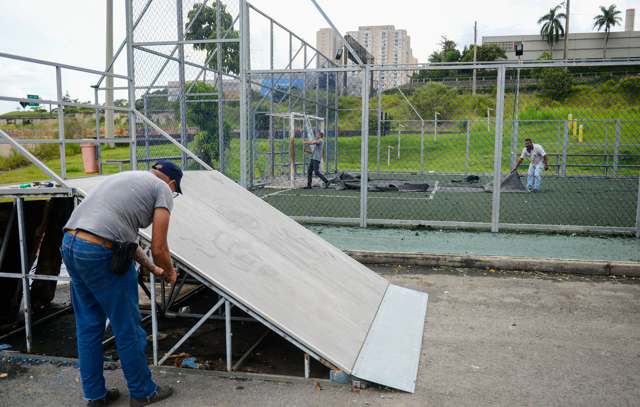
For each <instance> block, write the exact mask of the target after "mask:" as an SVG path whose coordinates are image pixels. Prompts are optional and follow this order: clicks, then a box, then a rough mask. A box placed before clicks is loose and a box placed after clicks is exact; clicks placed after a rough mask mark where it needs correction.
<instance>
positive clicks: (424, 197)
mask: <svg viewBox="0 0 640 407" xmlns="http://www.w3.org/2000/svg"><path fill="white" fill-rule="evenodd" d="M370 177H371V178H372V179H382V178H384V179H403V180H414V181H415V180H416V179H420V180H421V181H424V182H427V183H429V185H430V186H429V191H427V192H420V193H418V192H369V193H368V207H367V212H368V218H369V219H384V220H414V221H452V222H483V223H488V222H490V221H491V198H492V196H491V193H488V192H468V191H470V190H471V189H470V188H469V187H472V188H473V187H475V188H478V187H481V186H482V185H484V184H485V183H487V182H488V181H489V178H488V177H481V180H480V182H479V183H477V184H461V183H452V182H451V180H453V179H461V178H463V176H461V175H431V174H429V175H425V176H421V177H419V178H417V177H407V176H403V177H399V176H398V177H391V176H389V175H386V176H384V177H377V176H374V175H370ZM522 181H523V183H525V184H526V177H522ZM436 182H437V184H438V188H434V186H435V184H436ZM452 187H458V188H460V187H463V188H469V189H468V190H464V191H460V192H455V188H452ZM255 193H256V194H257V195H259V196H261V197H262V198H263V199H264V200H265V201H266V202H268V203H270V204H271V205H273V206H274V207H276V208H278V209H279V210H281V211H282V212H284V213H285V214H287V215H289V216H308V217H327V218H358V217H359V216H360V209H359V205H360V192H359V191H357V190H336V189H333V188H329V189H322V188H313V189H310V190H309V189H274V188H262V189H259V190H257V191H255ZM637 200H638V178H630V177H629V178H587V177H555V176H547V177H543V182H542V192H540V193H503V194H501V211H500V221H501V222H503V223H518V224H548V225H580V226H609V227H634V226H635V222H636V205H637Z"/></svg>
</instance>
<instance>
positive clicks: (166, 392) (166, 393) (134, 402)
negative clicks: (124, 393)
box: [129, 386, 173, 407]
mask: <svg viewBox="0 0 640 407" xmlns="http://www.w3.org/2000/svg"><path fill="white" fill-rule="evenodd" d="M172 394H173V388H171V387H169V386H158V389H157V390H156V391H155V392H154V393H153V394H151V395H150V396H149V397H147V398H144V399H135V398H133V397H131V398H130V399H129V405H130V406H131V407H141V406H148V405H149V404H153V403H157V402H158V401H160V400H164V399H166V398H169V397H170V396H171V395H172Z"/></svg>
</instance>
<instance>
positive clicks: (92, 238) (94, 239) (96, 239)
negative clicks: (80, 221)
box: [65, 229, 113, 249]
mask: <svg viewBox="0 0 640 407" xmlns="http://www.w3.org/2000/svg"><path fill="white" fill-rule="evenodd" d="M65 231H66V232H68V233H71V234H72V235H73V236H75V237H77V238H80V239H82V240H84V241H86V242H89V243H95V244H99V245H102V246H104V247H106V248H107V249H113V242H110V241H109V240H107V239H103V238H101V237H100V236H96V235H94V234H92V233H89V232H85V231H84V230H77V229H66V230H65Z"/></svg>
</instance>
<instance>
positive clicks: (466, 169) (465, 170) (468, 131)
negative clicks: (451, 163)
mask: <svg viewBox="0 0 640 407" xmlns="http://www.w3.org/2000/svg"><path fill="white" fill-rule="evenodd" d="M470 146H471V124H470V122H469V120H467V142H466V146H465V156H464V175H468V174H469V154H470V151H469V148H470Z"/></svg>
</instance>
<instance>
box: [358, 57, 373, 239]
mask: <svg viewBox="0 0 640 407" xmlns="http://www.w3.org/2000/svg"><path fill="white" fill-rule="evenodd" d="M363 74H364V75H362V76H363V78H362V124H361V126H360V127H361V137H362V140H361V142H360V227H362V228H366V227H367V192H368V187H369V178H368V177H369V168H368V167H369V76H370V75H371V68H370V67H369V66H368V65H366V66H365V67H364V71H363Z"/></svg>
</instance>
